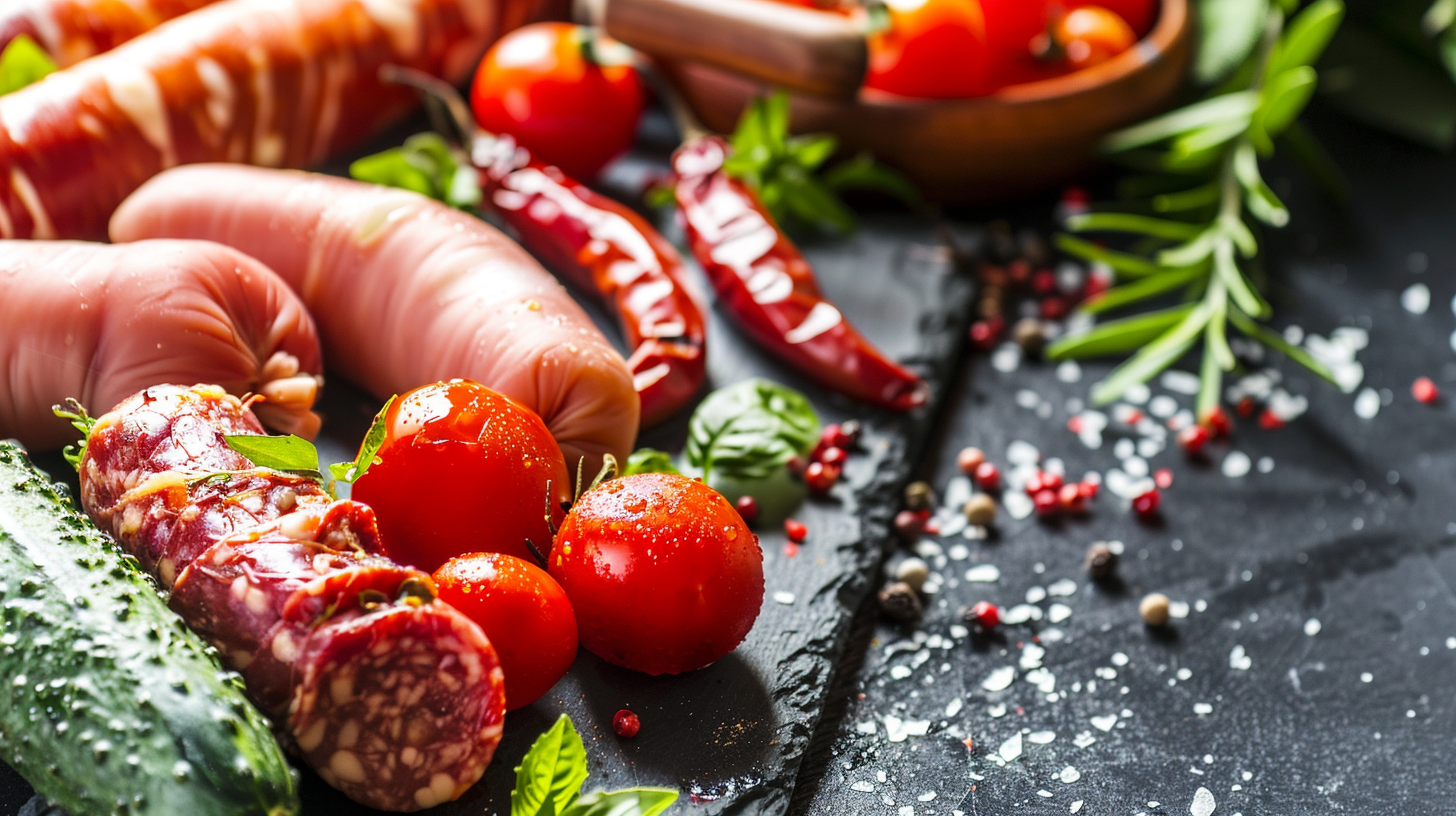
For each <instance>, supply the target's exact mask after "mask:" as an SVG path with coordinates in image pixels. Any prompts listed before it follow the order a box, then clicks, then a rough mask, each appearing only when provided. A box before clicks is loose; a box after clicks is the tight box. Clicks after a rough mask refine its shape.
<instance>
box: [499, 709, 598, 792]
mask: <svg viewBox="0 0 1456 816" xmlns="http://www.w3.org/2000/svg"><path fill="white" fill-rule="evenodd" d="M585 781H586V746H585V745H583V744H582V741H581V735H580V734H578V733H576V727H575V726H574V725H572V724H571V718H570V717H568V716H566V715H565V714H562V715H561V716H560V717H558V718H557V720H556V724H555V725H552V726H551V727H550V728H549V729H547V731H546V733H544V734H542V735H541V736H539V737H537V738H536V741H535V742H534V743H532V744H531V750H529V751H527V752H526V756H525V757H524V758H522V759H521V764H520V765H517V766H516V788H515V790H513V791H511V816H556V814H563V813H565V811H566V810H567V808H568V807H569V806H570V805H571V803H572V802H573V801H574V800H576V798H577V795H578V794H579V793H580V792H581V785H582V783H583V782H585Z"/></svg>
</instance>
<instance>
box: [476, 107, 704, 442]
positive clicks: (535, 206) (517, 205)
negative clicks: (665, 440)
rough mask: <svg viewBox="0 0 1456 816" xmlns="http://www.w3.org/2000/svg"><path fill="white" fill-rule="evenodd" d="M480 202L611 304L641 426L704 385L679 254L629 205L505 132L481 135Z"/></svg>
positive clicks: (700, 346)
mask: <svg viewBox="0 0 1456 816" xmlns="http://www.w3.org/2000/svg"><path fill="white" fill-rule="evenodd" d="M473 158H474V160H475V162H476V165H477V166H478V167H479V168H480V181H481V189H482V192H483V193H484V196H485V201H486V203H488V204H489V205H490V206H491V208H492V209H494V210H495V211H496V212H497V213H498V214H499V215H500V217H501V218H502V219H503V220H504V221H505V222H506V223H508V224H510V225H511V227H512V228H513V229H515V231H516V233H517V234H518V235H519V236H520V238H521V243H522V244H524V245H525V246H526V248H527V249H529V250H530V251H531V252H532V253H533V254H535V255H536V256H537V257H538V258H540V259H542V260H543V261H545V262H546V264H547V265H549V266H550V267H551V268H552V269H554V270H556V271H557V272H558V273H559V274H561V275H564V276H565V277H566V278H567V279H569V280H570V281H571V282H572V283H573V284H575V285H576V286H579V287H581V288H583V289H587V290H589V291H593V292H596V293H597V294H599V295H600V296H601V297H602V298H603V299H604V300H606V301H607V302H608V303H610V304H611V305H613V306H614V307H615V308H616V310H617V316H618V319H619V320H620V321H621V325H622V332H623V333H624V334H625V335H626V337H627V342H628V344H630V345H631V346H632V347H633V348H634V349H635V351H633V352H632V356H631V357H630V358H628V360H627V366H628V368H630V369H632V375H633V379H634V381H635V383H636V386H637V394H638V396H639V397H640V398H641V399H642V425H643V426H644V427H647V426H651V425H655V424H657V423H659V422H662V421H663V420H665V419H667V418H668V417H670V416H672V415H673V414H675V413H677V411H678V410H679V409H681V408H682V407H683V406H684V405H686V404H687V403H688V402H689V401H690V400H691V399H692V398H693V396H694V395H695V394H696V393H697V392H698V389H699V388H700V387H701V386H702V384H703V378H704V376H705V369H704V363H705V360H704V358H705V353H704V351H705V342H706V339H707V332H706V329H705V325H704V319H703V312H702V309H701V308H700V307H699V306H698V304H697V302H696V301H695V300H694V299H693V297H692V296H691V295H690V294H689V293H688V289H687V287H686V286H685V284H684V275H685V273H684V270H683V262H682V257H681V256H680V255H678V252H677V250H676V249H674V248H673V246H672V244H670V243H668V241H667V239H665V238H663V237H662V235H661V234H659V233H658V232H657V230H656V229H654V228H653V227H652V225H651V224H648V223H647V221H646V220H645V219H643V218H642V216H640V215H638V214H637V213H636V212H633V211H632V209H631V208H629V207H627V206H626V205H624V204H621V203H619V202H617V201H615V200H613V199H611V198H608V197H606V196H604V195H601V194H599V193H597V192H595V191H593V190H592V189H590V188H588V187H586V186H585V185H583V184H580V183H578V182H576V181H574V180H572V179H571V178H569V177H567V176H566V174H565V173H563V172H561V170H560V169H558V168H556V167H553V166H551V165H548V164H545V163H544V162H541V161H538V160H535V159H532V158H531V157H530V155H529V154H528V153H527V152H526V150H525V149H524V148H520V147H518V146H517V145H516V144H515V142H514V140H512V139H511V138H510V137H509V136H499V137H495V138H493V139H489V138H487V139H483V140H480V141H478V142H477V148H476V150H475V155H474V157H473Z"/></svg>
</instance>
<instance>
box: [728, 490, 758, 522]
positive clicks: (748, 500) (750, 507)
mask: <svg viewBox="0 0 1456 816" xmlns="http://www.w3.org/2000/svg"><path fill="white" fill-rule="evenodd" d="M733 507H734V508H736V509H737V510H738V516H739V517H740V518H742V519H743V523H744V524H752V523H753V522H755V521H757V520H758V499H755V498H754V497H752V496H739V497H738V501H736V502H734V503H733Z"/></svg>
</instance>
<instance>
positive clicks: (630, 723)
mask: <svg viewBox="0 0 1456 816" xmlns="http://www.w3.org/2000/svg"><path fill="white" fill-rule="evenodd" d="M612 730H613V731H615V732H616V734H617V736H619V737H621V738H622V739H632V738H633V737H635V736H637V732H638V731H641V730H642V720H640V719H638V717H637V715H636V714H633V713H632V712H631V711H628V710H627V709H625V708H624V709H622V710H621V711H618V712H617V713H616V715H615V716H613V717H612Z"/></svg>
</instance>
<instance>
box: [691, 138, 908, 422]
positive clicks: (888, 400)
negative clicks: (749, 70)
mask: <svg viewBox="0 0 1456 816" xmlns="http://www.w3.org/2000/svg"><path fill="white" fill-rule="evenodd" d="M728 150H729V148H728V144H727V142H725V141H723V140H722V139H720V138H718V137H716V136H709V137H706V138H702V139H695V140H693V141H691V142H688V143H687V144H685V145H683V146H682V147H681V148H679V149H678V151H677V153H676V154H675V155H674V156H673V169H674V171H676V173H677V177H678V180H677V203H678V207H679V208H681V210H682V214H683V216H684V221H685V226H686V230H687V236H688V243H689V245H690V246H691V247H692V251H693V255H694V256H695V257H696V258H697V259H698V262H699V263H700V264H702V266H703V269H704V270H705V271H706V272H707V273H708V279H709V280H710V281H712V284H713V288H714V289H715V290H716V291H717V293H718V299H719V301H720V302H721V303H722V304H723V306H724V307H725V308H727V310H728V312H729V314H731V315H733V317H734V318H736V319H737V321H738V323H739V325H740V326H741V327H742V328H743V329H744V330H745V331H746V332H747V333H748V334H749V335H750V336H751V337H753V339H754V340H755V341H757V342H758V343H759V345H761V346H763V347H764V348H765V349H767V350H768V351H770V352H772V353H774V354H776V355H778V356H779V357H780V358H781V359H783V360H784V361H785V362H787V363H789V364H791V365H793V366H794V367H795V368H797V369H799V370H800V371H802V372H804V373H805V374H807V375H809V376H811V377H813V378H814V379H816V380H818V381H819V382H820V383H821V384H823V385H824V386H826V387H828V388H832V389H834V390H835V391H838V392H840V393H843V394H847V395H849V396H851V397H855V398H857V399H861V400H865V401H866V402H871V403H874V404H876V405H880V406H883V407H886V408H891V409H894V410H897V411H904V410H909V409H911V408H914V407H916V406H918V405H922V404H924V403H925V400H926V398H927V396H928V393H929V389H928V388H927V387H926V385H925V383H924V382H922V381H921V380H920V378H919V377H916V376H915V375H914V374H912V373H911V372H909V371H906V370H905V369H904V368H901V367H900V366H899V365H896V364H895V363H894V362H892V361H890V360H889V359H888V358H887V357H885V356H884V355H883V354H881V353H880V352H879V350H877V349H876V348H875V347H874V346H872V345H870V343H869V341H868V340H866V339H865V338H864V337H862V336H861V335H860V333H859V332H857V331H855V329H854V327H853V326H851V325H850V324H849V321H847V320H845V318H844V315H843V314H841V313H840V311H839V309H837V308H835V307H834V304H832V303H830V302H829V301H828V300H826V299H825V297H824V295H823V294H821V293H820V291H819V285H818V283H817V282H816V281H815V279H814V271H813V269H811V268H810V266H809V263H808V261H806V260H805V259H804V256H803V255H802V254H801V253H800V252H799V249H798V248H797V247H795V246H794V244H793V242H791V241H790V240H789V239H788V237H787V236H785V235H784V233H783V231H782V230H780V229H779V228H778V226H777V225H776V224H775V223H774V220H773V216H771V215H769V213H768V210H766V209H765V208H764V207H763V205H762V204H761V203H760V202H759V201H758V197H757V196H755V195H754V194H753V192H752V191H751V190H749V189H748V187H746V186H745V185H744V184H743V183H741V182H739V181H737V180H735V179H733V178H731V177H729V176H728V174H727V173H726V172H724V170H723V161H724V159H726V158H727V156H728Z"/></svg>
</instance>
